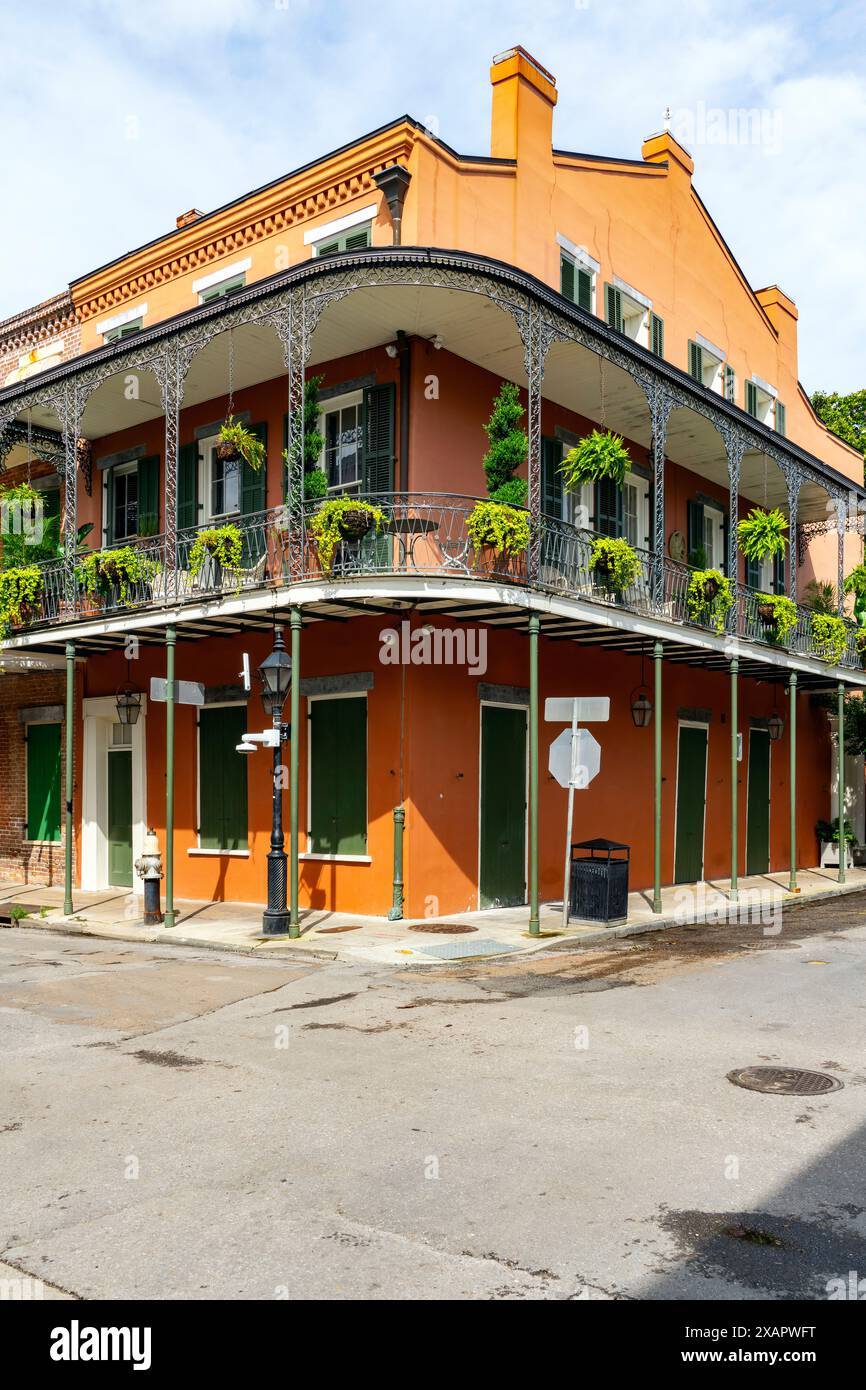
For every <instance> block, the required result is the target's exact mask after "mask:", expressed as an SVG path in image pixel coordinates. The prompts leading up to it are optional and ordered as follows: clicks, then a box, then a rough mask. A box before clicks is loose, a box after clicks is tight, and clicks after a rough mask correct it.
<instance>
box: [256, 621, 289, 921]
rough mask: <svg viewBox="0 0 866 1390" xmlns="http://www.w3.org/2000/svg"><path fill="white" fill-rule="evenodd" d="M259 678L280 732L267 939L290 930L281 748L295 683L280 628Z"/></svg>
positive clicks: (266, 704)
mask: <svg viewBox="0 0 866 1390" xmlns="http://www.w3.org/2000/svg"><path fill="white" fill-rule="evenodd" d="M259 678H260V680H261V682H262V704H263V705H264V707H265V713H266V714H269V715H270V716H271V719H272V721H273V726H274V729H275V730H276V731H277V732H278V737H277V739H276V740H275V742H274V799H273V812H272V817H271V848H270V851H269V853H268V905H267V907H266V909H265V911H264V913H263V915H262V932H263V934H264V935H265V936H285V935H286V934H287V933H288V930H289V914H288V912H287V911H286V881H287V873H286V853H285V840H284V838H283V788H282V775H281V774H282V753H281V749H282V745H283V743H284V742H285V741H286V738H287V733H288V731H287V729H286V726H285V724H284V723H283V721H282V713H283V705H284V704H285V701H286V696H287V695H288V693H289V686H290V685H291V680H292V659H291V657H290V656H289V654H288V652H287V651H286V648H285V645H284V643H283V634H282V631H281V630H280V628H277V629H276V631H275V634H274V650H273V651H272V652H271V654H270V656H268V657H266V658H265V660H264V661H263V662H262V664H261V666H260V667H259Z"/></svg>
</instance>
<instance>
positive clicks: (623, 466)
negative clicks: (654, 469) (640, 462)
mask: <svg viewBox="0 0 866 1390" xmlns="http://www.w3.org/2000/svg"><path fill="white" fill-rule="evenodd" d="M630 464H631V455H630V454H629V451H628V449H627V448H626V447H625V444H624V442H623V438H622V435H621V434H613V433H612V432H611V431H610V430H593V431H592V433H591V434H588V435H587V436H586V438H585V439H582V440H581V441H580V443H579V444H576V445H575V446H574V448H573V449H569V451H568V453H567V454H566V456H565V458H564V459H563V461H562V469H561V472H562V476H563V478H564V480H565V486H566V487H567V488H568V490H569V492H578V491H579V490H580V488H581V487H583V485H584V483H600V482H603V481H605V480H607V481H609V482H611V483H613V484H614V485H615V486H616V487H622V485H623V482H624V481H625V475H626V473H627V471H628V468H629V466H630Z"/></svg>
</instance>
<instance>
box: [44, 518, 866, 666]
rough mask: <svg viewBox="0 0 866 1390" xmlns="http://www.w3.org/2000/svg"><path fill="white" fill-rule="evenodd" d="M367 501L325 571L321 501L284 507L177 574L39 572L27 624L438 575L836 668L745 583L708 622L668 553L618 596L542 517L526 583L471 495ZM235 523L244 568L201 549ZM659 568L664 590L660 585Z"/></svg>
mask: <svg viewBox="0 0 866 1390" xmlns="http://www.w3.org/2000/svg"><path fill="white" fill-rule="evenodd" d="M363 500H364V501H365V502H369V503H372V504H373V505H374V506H376V507H378V508H379V510H380V511H381V512H382V513H383V515H384V522H383V524H382V526H381V529H376V528H374V527H371V529H370V530H369V531H368V532H367V534H366V535H365V536H363V537H361V538H359V539H354V540H353V539H346V540H340V541H339V542H338V544H337V547H336V549H335V551H334V554H333V557H332V560H331V563H330V565H328V566H323V564H322V561H321V556H320V547H319V544H318V541H317V537H316V534H315V530H314V527H313V525H312V522H313V519H314V517H315V515H316V512H317V510H318V505H319V504H316V503H313V504H307V505H305V507H304V508H303V511H302V514H301V515H300V517H298V518H297V519H296V520H295V522H294V523H290V519H289V516H288V513H287V510H286V508H284V507H276V508H272V509H271V510H269V511H263V512H258V513H256V514H255V515H251V516H244V517H234V518H220V519H217V520H215V521H214V522H212V523H211V524H210V527H208V528H196V529H191V530H187V531H182V532H180V533H179V535H178V544H177V557H176V559H177V562H176V566H175V568H174V571H173V572H172V570H171V568H170V566H167V565H166V554H165V542H164V538H163V537H162V536H153V537H148V538H146V539H141V540H138V541H132V542H122V543H119V544H118V546H117V547H114V548H117V549H120V548H121V547H122V546H125V545H131V546H132V548H133V549H134V550H135V552H136V554H138V555H139V556H140V558H141V559H142V560H143V561H144V562H145V563H144V577H142V578H141V579H139V580H138V581H136V582H133V583H131V584H127V585H126V586H125V587H121V586H120V585H118V584H114V585H112V584H103V585H101V586H100V588H99V590H98V592H97V593H96V594H93V595H88V594H87V593H86V592H85V589H84V585H83V582H82V580H81V579H80V578H79V580H78V582H77V585H76V592H75V593H74V594H73V595H72V596H71V601H70V595H69V594H68V593H67V592H66V587H65V575H64V569H63V562H62V561H57V560H52V561H50V562H49V563H46V564H44V565H42V566H41V570H42V593H41V598H40V601H39V606H38V608H37V609H36V611H35V612H31V613H30V614H29V615H28V621H27V623H26V624H25V625H24V626H26V627H39V626H43V625H56V624H58V623H64V622H69V621H71V620H74V619H76V618H78V619H87V618H92V617H93V616H95V615H96V614H98V613H105V614H107V615H111V614H116V613H118V612H120V611H124V610H128V609H140V608H160V607H162V608H164V607H169V606H174V605H175V604H181V605H183V604H194V603H196V602H201V601H203V600H211V599H222V600H229V599H231V598H232V597H236V596H238V595H240V594H242V593H249V592H252V591H255V590H262V589H267V588H271V587H274V586H280V585H285V584H288V583H296V582H302V581H315V580H317V581H319V582H322V581H323V580H324V581H327V582H333V583H335V584H339V583H340V582H341V581H344V580H350V579H359V578H363V577H364V576H376V575H397V576H404V577H406V576H438V577H440V578H451V579H458V580H477V581H487V582H494V583H496V584H508V585H516V586H523V587H531V588H536V589H542V590H545V591H546V592H550V593H554V594H560V595H562V596H565V597H577V598H580V599H583V600H587V601H589V602H591V603H592V604H594V605H598V606H599V608H607V609H610V608H612V607H613V608H617V609H620V610H624V611H626V612H629V613H636V614H641V615H643V616H647V617H653V618H656V619H662V620H663V621H666V622H669V623H671V624H672V625H673V626H677V627H685V628H689V627H691V628H701V629H703V630H705V631H712V632H717V633H718V632H721V634H722V635H725V636H730V637H738V638H741V639H743V640H745V641H749V642H752V643H763V644H767V645H769V646H771V647H773V648H775V649H777V650H788V651H791V652H797V653H799V654H802V655H803V656H819V657H824V658H825V659H827V660H831V657H830V656H829V655H828V653H827V652H826V651H822V650H821V648H820V647H819V645H818V644H817V643H816V641H815V638H814V636H813V632H812V618H813V613H812V611H811V610H810V609H807V608H803V607H799V608H798V613H797V623H796V626H795V627H794V629H793V630H792V632H790V633H789V634H788V637H787V639H786V640H785V641H784V642H779V641H777V640H775V638H774V635H773V633H774V629H773V628H772V626H771V625H769V624H768V623H767V622H766V621H765V620H764V618H763V617H762V615H761V612H760V608H761V602H760V596H759V593H758V591H757V590H755V589H752V588H750V587H749V586H748V585H745V584H741V583H739V582H737V581H735V582H732V584H731V589H732V594H733V598H734V602H733V604H732V606H731V607H730V609H729V610H728V612H727V613H726V614H725V615H724V618H723V621H721V622H718V621H717V620H716V618H715V616H714V615H713V614H712V613H704V614H695V612H694V611H693V610H692V608H691V607H690V604H689V585H690V582H691V577H692V574H693V573H694V571H693V570H692V569H691V568H690V567H689V566H688V565H685V564H679V563H677V562H676V561H675V560H671V559H670V558H669V557H668V556H656V555H655V554H654V553H653V552H651V551H648V550H643V549H640V548H636V553H637V557H638V573H637V575H636V577H635V579H634V582H633V583H632V584H631V585H629V587H628V588H626V589H625V590H624V591H622V592H613V591H612V590H611V589H610V588H609V587H608V586H607V585H606V584H605V583H604V582H602V580H601V578H600V576H599V575H597V574H596V573H595V572H594V571H593V568H592V566H591V563H590V562H591V559H592V548H593V543H594V542H595V541H596V540H598V539H599V536H598V533H596V532H593V531H588V530H582V529H579V528H578V527H575V526H573V525H571V524H570V523H569V522H567V521H560V520H557V519H555V518H553V517H544V518H543V519H542V523H541V525H542V531H541V538H540V545H539V558H538V574H537V577H536V578H534V579H530V578H529V576H528V572H527V565H528V557H527V554H526V553H523V554H518V555H513V556H502V555H495V554H493V553H492V551H491V550H490V549H488V548H485V547H483V548H482V549H481V550H480V551H478V552H476V550H475V547H474V546H473V544H472V540H471V537H470V532H469V529H468V527H467V522H468V519H469V517H470V515H471V513H472V510H473V508H474V506H475V503H476V501H477V499H476V498H474V497H467V496H459V495H455V494H450V493H423V494H421V493H406V494H398V493H387V494H378V495H374V496H365V497H364V498H363ZM227 523H231V524H232V525H234V526H236V527H237V529H238V532H239V533H240V557H239V559H238V560H237V562H236V563H228V564H226V563H223V562H221V560H220V558H219V557H218V556H215V555H213V554H211V553H205V554H202V553H201V551H202V548H201V546H198V547H197V546H196V540H197V537H198V536H199V535H200V533H201V530H202V529H211V528H213V527H216V528H219V527H220V526H222V525H225V524H227ZM109 549H110V547H109ZM659 566H660V567H661V571H662V573H661V582H660V583H659V584H656V583H655V580H656V577H657V567H659ZM656 594H660V595H661V599H660V601H659V600H658V599H656V598H655V597H654V595H656ZM857 633H858V629H857V627H856V626H855V625H854V624H853V623H851V622H849V621H847V620H846V621H845V634H846V636H845V651H844V653H843V655H842V657H841V659H840V660H839V661H838V662H837V661H835V660H833V661H832V664H835V665H840V666H846V667H852V668H859V667H860V666H861V664H862V662H861V656H860V653H859V652H858V650H857V641H856V639H857Z"/></svg>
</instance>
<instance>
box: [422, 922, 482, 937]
mask: <svg viewBox="0 0 866 1390" xmlns="http://www.w3.org/2000/svg"><path fill="white" fill-rule="evenodd" d="M409 930H410V931H429V932H437V933H438V934H439V935H440V936H465V935H466V933H467V932H470V931H477V930H478V928H477V927H470V926H469V925H468V924H467V923H465V922H425V923H424V924H423V925H422V926H417V927H410V928H409Z"/></svg>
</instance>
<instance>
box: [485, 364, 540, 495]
mask: <svg viewBox="0 0 866 1390" xmlns="http://www.w3.org/2000/svg"><path fill="white" fill-rule="evenodd" d="M525 414H526V412H525V410H524V409H523V406H522V405H521V404H520V393H519V392H518V389H517V387H516V386H515V385H514V383H513V382H512V381H503V383H502V385H501V386H500V388H499V392H498V394H497V396H496V398H495V400H494V402H493V409H492V411H491V412H490V419H489V420H488V421H487V424H486V425H485V426H484V431H485V433H486V435H487V439H488V442H489V446H490V447H489V448H488V450H487V453H486V454H485V455H484V458H483V460H482V462H483V465H484V474H485V477H486V478H487V491H488V493H489V495H490V497H491V498H493V497H494V496H495V495H496V494H498V493H499V492H500V490H501V489H502V488H503V487H504V486H505V485H506V484H508V483H512V482H515V481H517V480H516V479H515V478H514V474H515V473H516V471H517V469H518V468H519V467H520V466H521V464H523V463H525V462H526V457H527V454H528V452H529V440H528V438H527V435H526V431H525V430H524V429H522V428H521V426H520V422H521V420H522V419H523V416H524V415H525ZM524 486H525V484H524ZM496 500H497V501H503V500H504V499H502V498H499V497H497V498H496ZM523 500H524V501H525V500H526V494H525V493H524V495H523ZM507 505H510V506H514V505H522V504H515V503H507Z"/></svg>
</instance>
